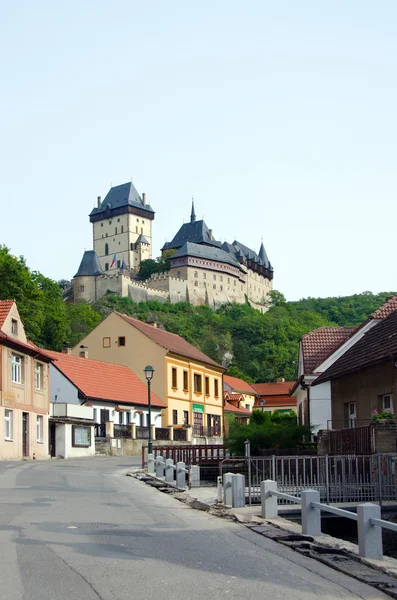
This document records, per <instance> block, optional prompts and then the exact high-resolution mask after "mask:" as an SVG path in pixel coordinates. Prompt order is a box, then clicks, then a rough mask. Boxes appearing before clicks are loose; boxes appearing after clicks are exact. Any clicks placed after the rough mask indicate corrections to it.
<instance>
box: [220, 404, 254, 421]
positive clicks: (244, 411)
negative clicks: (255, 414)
mask: <svg viewBox="0 0 397 600" xmlns="http://www.w3.org/2000/svg"><path fill="white" fill-rule="evenodd" d="M223 408H224V411H225V412H227V413H233V414H235V415H241V416H244V417H249V416H250V415H251V411H249V410H248V409H247V408H236V407H235V406H233V404H230V402H228V401H227V400H225V404H224V407H223Z"/></svg>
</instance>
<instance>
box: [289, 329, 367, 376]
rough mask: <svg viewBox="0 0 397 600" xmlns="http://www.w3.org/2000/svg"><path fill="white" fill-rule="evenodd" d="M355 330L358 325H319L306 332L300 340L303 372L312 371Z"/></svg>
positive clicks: (308, 372)
mask: <svg viewBox="0 0 397 600" xmlns="http://www.w3.org/2000/svg"><path fill="white" fill-rule="evenodd" d="M357 330H358V327H320V328H319V329H315V330H314V331H310V332H309V333H306V334H305V335H304V336H303V337H302V340H301V342H302V351H303V369H304V373H305V374H306V375H309V374H311V373H314V372H315V370H316V368H317V367H318V366H319V365H321V363H323V362H324V361H325V360H326V359H327V358H328V357H329V356H331V354H333V353H334V352H335V351H336V350H337V349H338V348H340V346H342V344H344V343H345V342H346V341H347V340H348V339H349V338H350V337H351V336H352V335H353V334H354V333H355V332H356V331H357Z"/></svg>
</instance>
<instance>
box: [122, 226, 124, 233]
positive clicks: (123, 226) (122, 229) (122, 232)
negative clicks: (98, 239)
mask: <svg viewBox="0 0 397 600" xmlns="http://www.w3.org/2000/svg"><path fill="white" fill-rule="evenodd" d="M123 232H124V226H123V225H122V226H121V233H123Z"/></svg>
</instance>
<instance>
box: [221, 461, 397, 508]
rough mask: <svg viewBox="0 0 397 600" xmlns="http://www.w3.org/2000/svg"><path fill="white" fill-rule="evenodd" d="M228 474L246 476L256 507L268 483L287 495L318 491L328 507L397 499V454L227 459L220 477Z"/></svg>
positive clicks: (222, 465) (222, 463)
mask: <svg viewBox="0 0 397 600" xmlns="http://www.w3.org/2000/svg"><path fill="white" fill-rule="evenodd" d="M227 472H230V473H241V474H243V475H244V476H245V481H246V487H247V488H248V490H250V492H251V501H252V503H254V504H255V503H259V502H260V485H261V482H262V481H263V480H265V479H272V480H274V481H276V482H277V485H278V487H279V490H280V491H281V492H283V493H286V494H292V495H299V494H300V493H301V492H302V491H304V490H307V489H315V490H317V491H319V492H320V497H321V500H322V501H325V502H326V503H328V504H329V503H338V502H379V503H380V504H382V502H384V501H388V500H395V499H396V497H397V494H396V489H397V488H396V485H397V454H377V455H363V456H340V455H338V456H269V457H251V458H247V457H241V458H224V459H223V460H222V461H221V462H220V468H219V475H221V476H223V474H224V473H227ZM284 502H285V501H284Z"/></svg>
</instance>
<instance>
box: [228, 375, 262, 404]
mask: <svg viewBox="0 0 397 600" xmlns="http://www.w3.org/2000/svg"><path fill="white" fill-rule="evenodd" d="M223 390H224V391H225V392H228V393H229V394H242V396H243V398H244V400H243V401H242V402H241V408H245V409H247V410H249V411H250V412H252V409H253V408H254V404H255V400H256V398H257V396H258V394H257V392H256V391H255V390H254V388H253V387H252V386H251V385H250V384H249V383H247V382H246V381H244V380H243V379H240V378H239V377H231V376H230V375H224V377H223Z"/></svg>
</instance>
